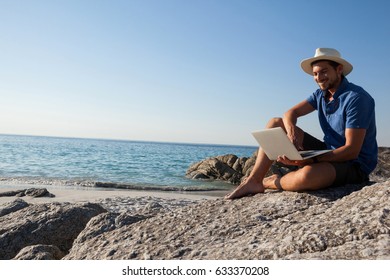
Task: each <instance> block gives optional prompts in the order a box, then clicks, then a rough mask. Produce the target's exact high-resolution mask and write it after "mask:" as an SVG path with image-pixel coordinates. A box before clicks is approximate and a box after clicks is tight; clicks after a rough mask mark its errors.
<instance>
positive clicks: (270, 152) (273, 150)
mask: <svg viewBox="0 0 390 280" xmlns="http://www.w3.org/2000/svg"><path fill="white" fill-rule="evenodd" d="M252 135H253V136H254V137H255V139H256V140H257V142H258V143H259V144H260V147H261V148H262V149H263V151H264V152H265V154H266V155H267V156H268V158H269V159H271V160H276V159H277V158H278V156H283V155H285V156H286V157H287V158H288V159H290V160H304V159H308V158H311V157H315V156H318V155H321V154H324V153H327V152H329V151H331V150H310V151H298V150H297V148H295V146H294V144H293V143H292V142H291V141H290V139H289V138H288V137H287V134H286V132H285V131H284V130H283V128H281V127H276V128H269V129H264V130H260V131H254V132H252Z"/></svg>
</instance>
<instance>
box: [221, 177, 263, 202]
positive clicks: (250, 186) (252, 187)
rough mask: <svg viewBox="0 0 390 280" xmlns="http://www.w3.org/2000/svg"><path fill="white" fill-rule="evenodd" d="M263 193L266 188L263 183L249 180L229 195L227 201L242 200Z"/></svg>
mask: <svg viewBox="0 0 390 280" xmlns="http://www.w3.org/2000/svg"><path fill="white" fill-rule="evenodd" d="M263 192H264V186H263V184H262V183H260V182H258V181H256V180H254V179H252V178H247V179H246V180H245V181H244V182H242V183H241V185H239V186H238V187H237V188H236V189H235V190H234V191H233V192H231V193H230V194H227V195H226V196H225V199H235V198H241V197H243V196H247V195H253V194H257V193H263Z"/></svg>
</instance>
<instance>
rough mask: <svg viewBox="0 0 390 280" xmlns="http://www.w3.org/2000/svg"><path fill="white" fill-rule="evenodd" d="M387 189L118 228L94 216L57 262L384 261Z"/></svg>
mask: <svg viewBox="0 0 390 280" xmlns="http://www.w3.org/2000/svg"><path fill="white" fill-rule="evenodd" d="M389 186H390V181H386V182H384V183H380V184H374V185H371V186H366V187H364V188H362V187H363V186H358V185H351V186H345V187H342V188H335V189H327V190H322V191H316V192H311V193H296V192H274V191H268V192H266V193H265V194H258V195H256V196H253V197H245V198H242V199H239V200H234V201H226V200H223V199H217V200H209V201H205V202H202V203H199V204H196V205H192V206H188V207H183V208H178V209H176V210H174V211H171V212H165V213H161V214H158V215H156V216H154V217H150V218H145V219H143V218H135V217H133V216H131V215H130V214H126V215H125V216H123V218H124V220H126V221H128V222H124V223H118V221H117V220H116V219H117V217H119V216H115V215H114V216H112V215H107V214H102V215H99V216H96V217H95V218H93V219H92V220H91V221H90V222H89V223H88V225H87V226H86V228H85V230H84V231H83V232H82V233H81V234H80V235H79V237H78V238H77V239H76V240H75V242H74V246H73V247H72V249H71V250H70V253H69V254H68V255H67V256H66V257H65V259H313V258H314V259H390V238H389V236H390V208H389V201H390V190H389ZM125 217H126V218H125Z"/></svg>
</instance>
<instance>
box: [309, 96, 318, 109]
mask: <svg viewBox="0 0 390 280" xmlns="http://www.w3.org/2000/svg"><path fill="white" fill-rule="evenodd" d="M306 100H307V102H309V104H310V105H311V106H313V108H314V109H316V110H318V105H317V95H316V92H314V93H313V94H312V95H310V96H309V97H308V98H307V99H306Z"/></svg>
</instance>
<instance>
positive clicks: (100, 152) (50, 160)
mask: <svg viewBox="0 0 390 280" xmlns="http://www.w3.org/2000/svg"><path fill="white" fill-rule="evenodd" d="M256 149H257V147H251V146H230V145H209V144H186V143H161V142H142V141H124V140H106V139H82V138H61V137H43V136H21V135H1V134H0V188H1V187H3V188H4V187H7V188H9V187H15V188H16V187H20V186H25V185H40V186H42V185H43V186H59V187H61V186H62V187H105V188H112V189H138V190H157V191H189V192H191V191H214V190H226V189H230V188H232V185H231V184H228V183H224V182H220V181H205V180H192V179H188V178H186V177H185V173H186V171H187V169H188V167H189V166H190V165H191V164H193V163H195V162H198V161H200V160H203V159H206V158H209V157H214V156H218V155H226V154H235V155H237V156H238V157H250V156H252V155H253V153H254V152H255V151H256Z"/></svg>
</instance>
